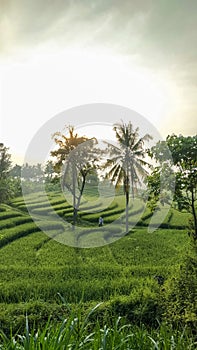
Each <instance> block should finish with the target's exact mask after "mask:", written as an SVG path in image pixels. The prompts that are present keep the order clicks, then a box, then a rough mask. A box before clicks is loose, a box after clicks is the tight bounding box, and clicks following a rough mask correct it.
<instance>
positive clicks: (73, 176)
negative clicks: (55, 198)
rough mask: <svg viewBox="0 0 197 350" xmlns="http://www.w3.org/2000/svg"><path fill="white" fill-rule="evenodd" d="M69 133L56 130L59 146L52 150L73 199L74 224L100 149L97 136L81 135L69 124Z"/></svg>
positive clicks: (55, 136) (58, 171)
mask: <svg viewBox="0 0 197 350" xmlns="http://www.w3.org/2000/svg"><path fill="white" fill-rule="evenodd" d="M67 130H68V135H64V134H62V133H60V132H56V133H55V134H54V135H53V138H54V140H55V143H56V144H57V145H58V148H57V149H56V150H54V151H52V152H51V155H52V156H53V157H55V158H56V161H55V164H54V170H55V171H56V172H57V173H60V172H61V171H62V170H63V171H62V181H61V185H62V188H63V189H64V188H67V190H68V191H69V192H70V193H71V195H72V199H73V226H75V224H76V221H77V214H78V210H79V206H80V203H81V199H82V195H83V191H84V188H85V183H86V180H87V177H88V175H89V174H91V173H92V172H93V171H95V169H96V162H97V157H98V154H99V150H97V149H96V148H95V146H96V144H97V140H96V138H94V137H93V138H91V139H90V138H88V137H86V136H79V135H78V134H77V133H75V130H74V127H73V126H68V127H67Z"/></svg>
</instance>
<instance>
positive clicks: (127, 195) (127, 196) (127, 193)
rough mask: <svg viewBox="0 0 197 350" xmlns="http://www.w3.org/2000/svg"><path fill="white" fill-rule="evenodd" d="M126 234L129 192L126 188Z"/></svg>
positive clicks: (127, 230)
mask: <svg viewBox="0 0 197 350" xmlns="http://www.w3.org/2000/svg"><path fill="white" fill-rule="evenodd" d="M125 195H126V234H128V232H129V192H128V190H126V193H125Z"/></svg>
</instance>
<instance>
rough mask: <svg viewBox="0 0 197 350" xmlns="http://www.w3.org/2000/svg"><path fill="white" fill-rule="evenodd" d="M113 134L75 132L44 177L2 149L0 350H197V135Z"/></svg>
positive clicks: (63, 137) (126, 127) (59, 140)
mask: <svg viewBox="0 0 197 350" xmlns="http://www.w3.org/2000/svg"><path fill="white" fill-rule="evenodd" d="M113 130H114V132H115V135H116V139H117V144H116V145H114V144H109V143H106V149H104V148H99V147H98V142H97V140H96V139H95V138H86V137H85V136H79V135H78V134H77V133H76V132H75V130H74V128H73V127H71V126H68V127H67V134H61V133H56V134H55V135H54V140H55V144H56V148H54V150H53V151H51V158H50V159H49V161H48V162H47V163H46V164H45V168H44V169H43V168H42V166H41V165H40V164H36V165H30V164H27V163H26V164H24V165H23V166H19V165H15V166H13V165H12V164H11V160H10V157H11V155H10V154H9V149H8V148H6V147H5V146H4V145H3V144H0V156H1V158H0V171H1V173H0V174H1V175H0V186H1V195H0V274H1V279H0V328H1V331H0V349H51V350H52V349H95V350H98V349H140V350H143V349H195V348H196V346H197V333H196V328H197V246H196V241H197V231H196V230H197V223H196V166H197V159H196V156H197V137H196V136H193V137H190V136H189V137H183V136H181V135H179V136H176V135H171V136H168V137H167V139H166V141H165V142H164V141H159V142H158V143H157V144H156V145H154V146H152V147H151V148H149V149H146V150H145V148H144V144H145V142H146V141H147V142H148V141H149V139H150V138H151V137H150V135H148V134H147V135H144V136H143V137H139V129H138V128H133V125H132V124H131V122H129V123H125V122H123V121H121V122H120V123H117V124H115V125H114V129H113ZM166 145H167V146H166ZM166 147H167V149H168V150H170V152H171V155H172V159H171V160H170V161H169V158H168V157H167V158H166ZM146 153H147V156H146V157H145V154H146ZM148 157H149V160H151V159H152V160H154V162H153V165H152V166H150V164H149V162H148ZM65 160H66V163H65ZM101 160H102V161H101ZM171 161H173V166H172V163H171ZM63 164H64V168H63V172H62V166H63ZM154 164H157V166H155V165H154ZM148 169H149V171H148ZM162 176H163V179H162ZM144 179H145V184H146V187H143V186H142V187H140V186H139V184H140V183H142V182H144ZM169 179H170V181H169ZM173 179H175V180H176V181H175V182H174V183H173ZM106 181H108V182H107V185H106ZM162 181H163V182H162ZM99 183H102V186H103V189H104V190H103V193H104V197H103V198H104V199H103V198H102V197H100V192H99V191H100V190H99ZM161 183H162V184H163V185H162V186H161ZM60 184H61V186H60ZM172 184H174V185H173V186H172ZM111 185H113V186H114V187H113V188H114V194H113V196H112V194H111V193H112V192H111V187H110V186H111ZM105 186H106V187H105ZM43 189H44V191H43ZM172 191H174V192H173V197H172V202H170V198H171V197H170V192H172ZM66 194H67V197H66ZM69 196H70V197H69ZM106 203H108V204H106ZM169 203H170V205H169ZM155 212H156V213H157V215H156V216H155V219H154V224H151V222H152V221H151V220H152V218H153V215H154V213H155ZM100 218H102V220H101V221H100ZM151 225H152V226H151ZM151 227H152V228H151ZM62 237H63V238H62ZM67 242H69V244H67Z"/></svg>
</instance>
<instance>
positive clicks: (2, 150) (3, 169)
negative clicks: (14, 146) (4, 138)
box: [0, 143, 12, 203]
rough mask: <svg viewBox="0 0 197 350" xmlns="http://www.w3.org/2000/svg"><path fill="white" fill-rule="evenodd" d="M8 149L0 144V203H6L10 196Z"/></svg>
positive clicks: (9, 157)
mask: <svg viewBox="0 0 197 350" xmlns="http://www.w3.org/2000/svg"><path fill="white" fill-rule="evenodd" d="M8 150H9V149H8V148H7V147H5V146H4V144H3V143H0V203H2V202H5V201H7V200H8V199H9V198H10V197H11V194H12V190H11V185H10V181H9V172H10V167H11V155H10V154H9V152H8Z"/></svg>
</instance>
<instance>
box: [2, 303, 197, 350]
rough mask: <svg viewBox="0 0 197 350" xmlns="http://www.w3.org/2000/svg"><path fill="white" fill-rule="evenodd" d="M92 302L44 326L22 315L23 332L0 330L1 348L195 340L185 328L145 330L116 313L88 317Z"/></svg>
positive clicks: (91, 348)
mask: <svg viewBox="0 0 197 350" xmlns="http://www.w3.org/2000/svg"><path fill="white" fill-rule="evenodd" d="M99 306H100V304H98V305H96V306H95V307H94V308H92V309H91V310H90V311H89V312H86V313H85V314H84V313H83V307H82V306H81V307H79V308H78V309H75V310H69V311H70V314H69V315H68V317H67V318H65V319H63V320H62V321H61V322H60V323H58V324H54V323H52V322H51V321H50V319H49V320H48V322H46V325H45V327H43V328H42V329H41V328H38V329H36V328H35V327H33V328H32V329H31V328H30V327H29V322H28V316H26V322H25V323H26V324H25V330H24V332H23V333H17V334H14V335H13V334H12V332H10V335H9V336H7V335H5V334H4V333H3V332H0V349H1V350H14V349H20V350H41V349H42V350H66V349H68V350H79V349H84V350H85V349H87V350H118V349H119V350H120V349H122V350H124V349H125V350H126V349H127V350H128V349H130V350H132V349H134V350H175V349H176V350H189V349H190V350H192V349H196V346H197V342H196V341H195V339H194V337H192V336H191V334H190V333H189V332H188V331H186V329H184V330H182V331H175V330H173V329H172V328H171V327H169V326H166V325H160V326H159V327H158V329H157V330H152V331H151V330H150V331H148V330H147V329H145V327H144V326H143V325H142V326H141V327H136V326H133V325H131V324H127V323H125V321H124V319H122V318H121V317H118V318H116V319H114V320H111V322H109V323H105V324H102V323H100V322H99V321H98V320H97V321H96V322H94V323H93V322H92V321H91V317H92V314H94V312H95V311H96V309H98V308H99Z"/></svg>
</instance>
